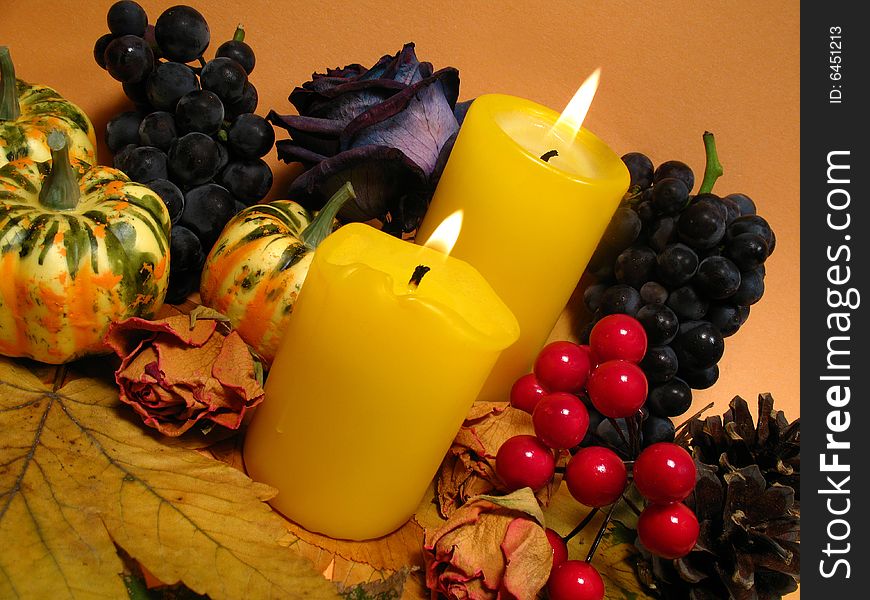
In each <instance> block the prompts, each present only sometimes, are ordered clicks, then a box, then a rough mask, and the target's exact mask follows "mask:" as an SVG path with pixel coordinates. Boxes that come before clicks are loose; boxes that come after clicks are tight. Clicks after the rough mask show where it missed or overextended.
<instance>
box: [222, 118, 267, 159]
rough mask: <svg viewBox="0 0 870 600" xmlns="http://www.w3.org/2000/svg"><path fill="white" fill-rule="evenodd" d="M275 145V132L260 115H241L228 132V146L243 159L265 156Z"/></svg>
mask: <svg viewBox="0 0 870 600" xmlns="http://www.w3.org/2000/svg"><path fill="white" fill-rule="evenodd" d="M274 143H275V130H274V129H273V128H272V125H271V124H269V122H268V121H266V119H264V118H263V117H261V116H259V115H253V114H244V115H239V116H238V117H236V119H235V120H234V121H233V123H232V125H230V128H229V130H228V131H227V145H228V146H229V147H230V150H232V151H233V153H234V154H235V155H236V156H239V157H241V158H260V157H261V156H265V155H266V154H267V153H268V152H269V150H271V149H272V146H273V145H274Z"/></svg>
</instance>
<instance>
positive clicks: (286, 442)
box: [244, 224, 519, 540]
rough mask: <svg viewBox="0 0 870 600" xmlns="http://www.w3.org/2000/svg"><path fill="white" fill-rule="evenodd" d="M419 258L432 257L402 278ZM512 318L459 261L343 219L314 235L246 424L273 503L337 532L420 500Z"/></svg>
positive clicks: (507, 338)
mask: <svg viewBox="0 0 870 600" xmlns="http://www.w3.org/2000/svg"><path fill="white" fill-rule="evenodd" d="M418 265H425V266H427V267H430V269H431V270H430V271H429V272H428V273H426V274H425V275H424V276H422V278H421V280H420V283H419V285H418V286H417V287H416V288H414V286H412V285H410V284H409V280H410V279H411V277H412V275H413V274H414V272H415V270H416V268H417V267H418ZM518 335H519V327H518V325H517V322H516V319H515V318H514V316H513V315H512V314H511V313H510V311H509V310H508V309H507V308H506V307H505V305H504V303H503V302H502V301H501V300H500V299H499V298H498V296H496V294H495V292H493V291H492V288H491V287H490V286H489V285H488V284H487V282H486V281H485V280H484V279H483V278H482V277H481V276H480V274H479V273H478V272H477V271H476V270H475V269H474V268H473V267H471V266H470V265H468V264H467V263H465V262H463V261H461V260H458V259H455V258H452V257H448V256H447V255H445V254H443V253H441V252H438V251H436V250H433V249H430V248H424V247H421V246H417V245H414V244H411V243H408V242H403V241H401V240H398V239H396V238H394V237H392V236H389V235H387V234H385V233H383V232H381V231H378V230H376V229H374V228H372V227H369V226H367V225H361V224H350V225H346V226H344V227H342V228H341V229H339V230H338V231H337V232H335V233H333V234H332V235H330V236H329V237H328V238H326V240H324V241H323V242H322V243H321V245H320V246H319V247H318V249H317V252H316V253H315V255H314V260H313V262H312V265H311V269H310V271H309V272H308V276H307V278H306V280H305V286H304V287H303V288H302V292H301V293H300V295H299V299H298V301H297V303H296V305H295V307H294V309H293V314H292V316H291V317H290V319H289V323H288V326H287V330H286V332H285V333H284V336H283V338H282V342H281V345H280V347H279V349H278V352H277V354H276V356H275V361H274V362H273V364H272V369H271V371H270V372H269V376H268V378H267V380H266V399H265V401H264V402H263V404H262V405H261V407H260V408H259V409H258V410H257V413H256V415H255V416H254V419H253V421H252V423H251V425H250V427H249V429H248V432H247V435H246V438H245V446H244V458H245V465H246V467H247V470H248V473H249V474H250V476H251V477H252V478H253V479H255V480H257V481H262V482H265V483H268V484H270V485H272V486H274V487H276V488H277V489H278V490H279V493H278V495H277V496H276V497H275V498H274V499H273V500H272V502H271V503H272V506H273V507H275V508H276V509H278V510H279V511H281V512H282V513H284V514H285V515H286V516H287V517H289V518H290V519H292V520H294V521H296V522H297V523H299V524H300V525H302V526H303V527H305V528H307V529H309V530H312V531H317V532H320V533H324V534H326V535H329V536H332V537H335V538H346V539H356V540H360V539H369V538H373V537H379V536H382V535H385V534H387V533H390V532H391V531H393V530H394V529H396V528H398V527H400V526H401V525H402V524H403V523H405V521H407V520H408V519H409V518H410V517H411V515H412V514H413V513H414V511H415V510H416V508H417V506H418V504H419V502H420V499H421V498H422V496H423V494H424V493H425V491H426V489H427V487H428V485H429V482H430V481H431V480H432V477H433V476H434V475H435V473H436V471H437V469H438V466H439V464H440V463H441V460H442V459H443V457H444V455H445V453H446V452H447V450H448V448H449V447H450V444H451V442H452V441H453V438H454V437H455V435H456V432H457V431H458V429H459V427H460V425H461V424H462V421H463V419H464V418H465V415H466V414H467V412H468V409H469V408H470V407H471V404H472V402H473V401H474V399H475V397H476V396H477V395H478V393H479V391H480V389H481V387H482V385H483V383H484V381H485V379H486V377H487V375H488V374H489V372H490V370H491V369H492V366H493V364H495V361H496V359H497V357H498V355H499V353H500V352H501V351H502V349H504V348H505V347H507V346H509V345H510V344H511V343H513V342H514V341H515V340H516V339H517V336H518Z"/></svg>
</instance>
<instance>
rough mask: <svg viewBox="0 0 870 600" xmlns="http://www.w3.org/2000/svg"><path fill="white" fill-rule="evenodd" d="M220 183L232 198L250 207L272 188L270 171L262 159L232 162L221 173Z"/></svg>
mask: <svg viewBox="0 0 870 600" xmlns="http://www.w3.org/2000/svg"><path fill="white" fill-rule="evenodd" d="M220 181H221V183H223V185H224V186H225V187H226V188H227V189H228V190H229V191H230V192H232V194H233V196H235V197H236V198H238V199H239V200H241V201H242V202H244V203H245V204H248V205H251V204H254V203H256V202H257V201H259V200H262V199H263V198H264V197H265V196H266V194H268V193H269V190H270V189H271V188H272V169H270V168H269V165H267V164H266V163H265V162H264V161H263V160H262V159H259V158H255V159H253V160H233V161H230V162H229V163H228V164H227V166H226V167H224V170H223V171H221V177H220Z"/></svg>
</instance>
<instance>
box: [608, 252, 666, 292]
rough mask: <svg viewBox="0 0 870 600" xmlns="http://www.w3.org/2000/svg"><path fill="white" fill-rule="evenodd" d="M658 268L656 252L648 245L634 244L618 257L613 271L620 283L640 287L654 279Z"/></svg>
mask: <svg viewBox="0 0 870 600" xmlns="http://www.w3.org/2000/svg"><path fill="white" fill-rule="evenodd" d="M655 270H656V253H655V252H653V250H652V249H651V248H648V247H646V246H632V247H630V248H626V249H625V250H623V251H622V252H621V253H620V254H619V256H617V257H616V264H615V265H614V268H613V273H614V275H616V280H617V281H619V282H620V283H627V284H628V285H630V286H632V287H635V288H639V287H640V286H642V285H643V284H644V283H646V282H647V281H649V280H650V279H652V277H653V275H654V274H655Z"/></svg>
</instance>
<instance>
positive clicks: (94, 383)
mask: <svg viewBox="0 0 870 600" xmlns="http://www.w3.org/2000/svg"><path fill="white" fill-rule="evenodd" d="M273 495H274V490H273V489H272V488H270V487H268V486H266V485H263V484H258V483H255V482H253V481H251V480H250V479H249V478H248V477H246V476H245V475H244V474H243V473H241V472H240V471H238V470H236V469H233V468H232V467H230V466H228V465H225V464H223V463H221V462H219V461H217V460H214V459H212V458H209V457H206V456H203V455H202V454H200V453H197V452H194V451H192V450H188V449H184V448H181V447H177V446H176V447H173V446H169V445H165V444H162V443H161V442H159V441H158V440H157V439H156V438H155V437H153V436H152V435H151V434H149V433H146V432H145V431H143V430H142V429H141V426H140V425H139V424H137V423H136V422H135V420H134V419H132V418H130V417H129V416H128V415H127V414H126V410H125V409H124V408H123V406H122V405H121V403H120V401H119V400H118V393H117V390H116V389H115V388H114V387H112V386H111V385H109V384H108V383H105V382H103V381H101V380H99V379H93V378H78V379H74V380H72V381H71V382H69V383H68V384H66V385H65V386H63V387H62V388H60V389H59V390H56V391H54V390H52V388H51V387H48V386H46V385H45V384H44V383H42V382H41V381H40V380H39V379H38V378H37V377H35V376H34V375H33V374H31V373H30V372H29V371H27V370H26V369H24V368H23V367H22V366H20V365H19V364H18V363H16V362H13V361H10V360H8V359H5V358H0V598H52V599H58V598H124V597H126V596H127V592H126V591H125V588H124V583H123V580H122V578H121V573H122V571H123V565H122V562H121V560H120V559H119V558H118V555H117V552H116V549H115V544H117V545H118V546H120V547H121V548H123V549H124V550H125V551H126V552H127V553H128V554H129V555H130V556H132V557H133V558H135V559H136V560H138V561H139V562H140V563H141V564H143V565H144V566H145V567H146V568H147V569H148V570H149V571H150V572H151V573H153V574H154V575H155V576H156V577H158V578H159V579H160V580H161V581H165V582H168V583H174V582H179V581H180V582H182V583H184V584H185V585H186V586H187V587H189V588H191V589H192V590H193V591H195V592H197V593H200V594H207V595H208V596H209V597H211V598H213V599H216V600H217V599H220V598H232V599H238V598H251V599H254V598H336V597H337V593H336V590H335V588H334V587H333V586H332V584H330V583H329V582H327V581H326V580H325V579H324V578H323V577H322V576H321V575H320V574H319V573H317V571H316V570H315V569H314V568H313V565H312V564H311V563H310V562H309V561H308V560H307V559H305V558H303V557H301V556H299V555H298V554H297V553H296V552H294V551H293V550H292V549H291V548H289V547H288V545H287V544H288V542H289V541H290V540H288V539H287V536H288V533H287V529H286V527H285V525H284V521H283V520H282V519H281V518H280V517H279V516H278V515H276V514H275V513H273V512H272V511H271V509H270V508H269V506H268V505H267V504H265V502H264V501H265V500H267V499H268V498H270V497H272V496H273Z"/></svg>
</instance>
